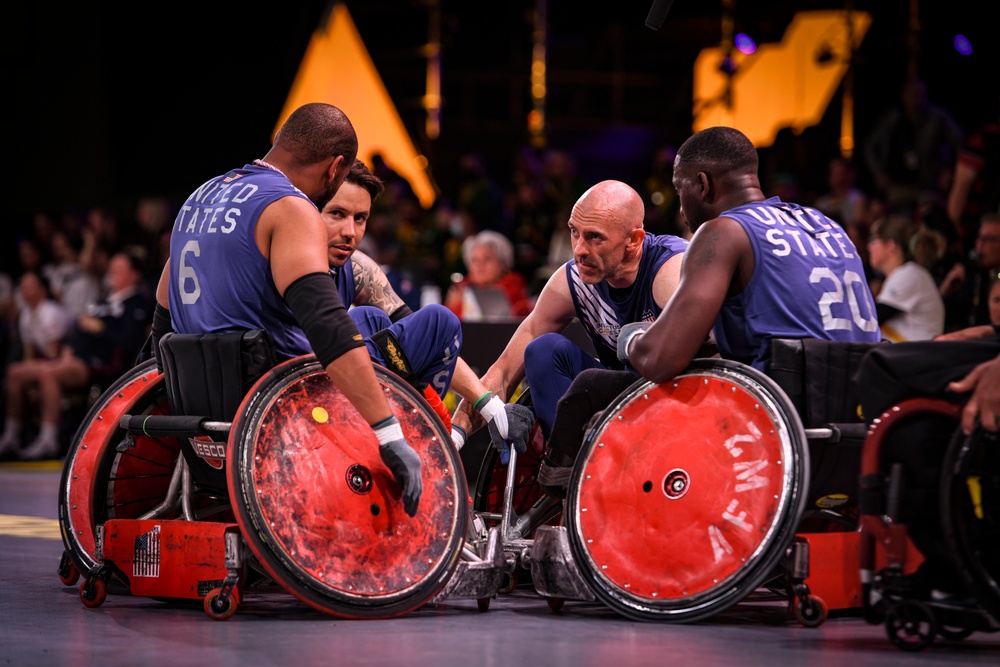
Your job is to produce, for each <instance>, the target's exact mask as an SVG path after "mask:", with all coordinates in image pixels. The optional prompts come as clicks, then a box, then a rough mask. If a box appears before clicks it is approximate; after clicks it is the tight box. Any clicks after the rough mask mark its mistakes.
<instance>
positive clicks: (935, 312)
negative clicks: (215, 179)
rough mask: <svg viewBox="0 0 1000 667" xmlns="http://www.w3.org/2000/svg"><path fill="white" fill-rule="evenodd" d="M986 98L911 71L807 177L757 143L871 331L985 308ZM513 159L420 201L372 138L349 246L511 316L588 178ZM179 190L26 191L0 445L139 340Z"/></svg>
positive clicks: (990, 290) (129, 357) (995, 211)
mask: <svg viewBox="0 0 1000 667" xmlns="http://www.w3.org/2000/svg"><path fill="white" fill-rule="evenodd" d="M991 103H992V104H993V105H995V107H996V109H995V111H996V114H995V117H994V120H992V121H990V122H988V123H986V124H984V125H983V126H982V127H975V128H962V127H960V125H959V124H958V123H957V122H956V121H955V120H954V119H953V117H952V115H951V114H950V113H949V112H948V110H947V108H946V107H944V106H941V105H938V104H935V103H934V102H932V100H931V97H930V96H929V94H928V91H927V89H926V87H925V85H924V83H923V82H922V81H921V80H919V79H911V80H909V81H907V82H906V84H905V85H904V86H903V89H902V90H901V91H900V96H899V101H898V104H896V105H894V106H893V107H892V108H890V109H886V110H885V113H884V115H883V116H882V117H881V119H880V121H879V122H878V123H877V124H876V125H875V126H874V127H873V129H872V131H871V133H870V135H869V136H867V137H863V138H861V139H862V140H861V141H859V143H858V150H857V151H856V152H855V154H854V156H853V157H845V156H842V155H837V156H836V157H834V158H833V159H831V160H829V162H828V163H827V164H826V165H825V167H826V182H825V188H823V189H822V190H821V191H819V192H808V191H804V190H803V189H802V188H800V186H799V184H800V179H799V178H798V175H797V174H795V173H793V172H790V171H787V170H784V169H773V170H771V171H770V172H768V170H767V169H768V167H767V165H768V161H767V160H762V174H761V175H762V182H763V183H764V187H765V194H766V195H767V196H769V197H770V196H780V197H781V198H782V199H785V200H788V201H794V202H797V203H801V204H807V205H812V206H814V207H816V208H818V209H820V210H822V211H823V212H824V213H825V214H827V215H828V216H830V217H831V218H833V219H835V220H837V221H838V222H839V223H840V224H841V225H842V226H843V227H844V229H845V230H846V231H847V233H848V234H849V235H850V236H851V238H852V239H853V240H854V243H855V245H856V247H857V249H858V252H859V253H860V254H861V255H862V257H863V259H864V260H865V265H866V269H867V270H866V275H865V276H864V277H863V278H862V279H864V280H867V281H868V282H869V284H870V285H871V287H872V290H873V293H874V294H875V295H876V300H877V301H878V303H879V316H880V322H881V324H882V327H883V329H882V330H883V337H884V338H887V339H889V340H896V341H902V340H919V339H928V338H933V337H934V336H937V335H940V334H941V333H943V332H947V331H954V330H957V329H960V328H965V327H968V326H972V325H985V324H994V325H1000V100H996V99H994V100H992V101H991ZM651 155H652V159H651V160H650V163H649V164H648V167H647V169H646V173H645V176H644V177H642V178H641V179H639V180H638V182H634V183H630V185H632V186H633V187H634V188H635V189H636V190H637V191H638V192H639V193H640V194H642V195H643V197H644V199H645V202H646V220H645V226H646V230H647V231H648V232H650V233H655V234H675V235H678V236H687V235H688V231H687V229H686V227H685V225H684V224H683V219H682V215H681V213H680V211H679V206H678V202H677V197H676V193H675V191H674V189H673V186H672V183H671V177H672V168H673V159H674V155H675V149H674V147H673V146H671V145H669V144H664V145H660V146H655V147H652V150H651ZM250 157H253V156H248V161H249V158H250ZM513 165H514V166H513V169H512V172H511V173H510V174H506V175H504V176H500V175H498V174H496V173H494V172H493V171H492V170H491V167H490V164H489V163H488V161H487V159H486V158H485V156H484V155H483V154H482V153H480V152H478V151H475V150H469V151H468V152H467V153H465V154H464V155H462V156H461V157H460V159H459V160H458V161H457V164H456V165H455V169H456V170H457V178H456V180H455V183H456V186H455V187H454V188H452V189H451V191H450V192H447V193H442V194H441V195H440V196H439V197H438V199H437V200H436V201H435V202H434V204H433V205H432V206H431V207H430V208H429V209H425V208H424V207H422V206H421V204H420V202H419V200H418V199H417V197H416V195H415V194H414V191H413V189H412V187H411V186H410V184H409V183H408V182H407V181H406V180H405V179H404V178H402V177H401V176H400V175H399V174H398V173H397V172H396V171H394V170H393V168H392V165H391V164H389V163H388V162H387V161H386V160H385V159H384V158H383V156H381V155H374V156H373V157H372V160H371V164H370V165H369V166H370V167H371V168H372V170H373V171H374V172H375V173H376V174H378V175H379V176H380V177H381V178H382V179H383V181H384V182H385V186H386V189H385V194H384V195H383V196H381V197H380V198H379V199H378V200H377V201H376V203H375V205H374V208H373V210H372V214H371V217H370V218H369V220H368V229H367V234H366V236H365V238H364V241H363V242H362V245H361V247H360V248H359V250H361V251H363V252H365V253H366V254H368V255H369V256H371V257H372V258H373V259H375V260H376V261H377V262H379V263H380V264H381V265H382V266H383V267H384V268H385V270H386V273H387V275H388V276H389V279H390V281H391V283H392V284H393V287H394V289H395V290H396V291H397V293H398V294H399V295H400V296H401V297H402V298H403V299H404V301H406V302H407V304H408V305H410V307H411V308H414V309H416V308H419V307H420V306H421V305H424V304H426V303H428V302H440V303H444V304H445V305H446V306H447V307H448V308H450V309H452V310H453V311H454V312H455V313H456V314H458V315H459V316H460V317H461V318H462V319H464V320H489V319H511V318H513V319H517V318H523V317H525V316H526V315H527V314H528V313H530V312H531V309H532V306H533V303H534V300H535V298H536V297H537V295H538V292H539V290H540V289H541V286H542V285H544V283H545V281H546V280H547V279H548V277H549V276H550V275H551V274H552V272H553V271H555V270H557V269H558V268H559V267H560V266H562V264H563V263H565V262H566V261H567V260H569V259H571V258H572V256H573V248H572V243H571V240H570V238H569V234H568V229H567V227H566V222H567V220H568V218H569V213H570V210H571V208H572V206H573V204H574V203H575V202H576V200H577V199H578V198H579V197H580V195H582V194H583V192H584V191H585V190H586V189H587V188H588V187H590V186H591V185H593V184H594V181H593V178H592V177H590V176H589V175H588V174H585V173H582V172H581V169H580V163H579V159H578V157H577V155H576V154H574V152H573V150H572V149H571V148H563V147H558V148H557V147H549V148H545V149H534V148H529V147H524V148H521V149H520V150H519V151H518V153H517V155H516V158H515V159H514V160H513ZM194 177H195V178H197V176H194ZM176 206H177V202H175V201H172V200H171V199H170V198H168V197H163V196H153V195H150V196H146V197H142V198H140V199H139V200H138V202H137V203H136V205H135V206H134V208H132V209H131V210H124V211H123V210H115V209H114V208H113V207H109V206H105V205H100V206H93V207H92V208H90V209H89V210H86V211H85V212H83V213H78V212H76V211H47V210H44V209H39V210H38V211H37V212H36V213H35V215H34V218H33V220H32V221H31V225H30V227H27V228H24V229H21V230H19V231H18V233H17V235H16V236H15V238H14V242H15V243H16V262H15V264H16V265H14V266H5V267H4V268H3V271H0V314H2V318H0V351H2V354H3V368H2V370H3V392H2V397H3V398H2V400H3V412H4V415H5V419H4V430H3V434H2V436H0V458H16V457H19V458H23V459H36V458H52V457H55V456H58V455H60V454H61V453H62V452H64V451H65V449H66V447H67V446H68V444H69V438H70V437H71V436H72V432H73V430H75V427H76V420H79V419H80V418H81V417H82V412H81V410H85V408H86V406H87V405H88V404H89V403H92V401H93V398H94V396H95V395H99V393H100V392H101V391H103V390H104V389H106V388H107V386H108V385H109V384H110V383H112V382H113V381H114V380H115V379H116V378H117V377H118V376H119V375H120V374H121V373H122V372H123V371H124V370H125V369H126V368H128V367H130V366H131V365H133V364H134V363H135V362H136V360H137V359H138V358H140V356H141V353H142V349H143V346H144V345H145V344H146V341H147V338H148V333H149V324H150V321H151V313H152V304H153V286H155V284H156V280H157V279H158V277H159V274H160V270H161V269H162V267H163V263H164V262H165V261H166V257H167V252H168V248H169V238H170V230H171V227H172V224H173V220H174V216H175V214H176V212H177V211H176Z"/></svg>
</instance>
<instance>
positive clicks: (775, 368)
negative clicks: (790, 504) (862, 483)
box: [766, 338, 883, 509]
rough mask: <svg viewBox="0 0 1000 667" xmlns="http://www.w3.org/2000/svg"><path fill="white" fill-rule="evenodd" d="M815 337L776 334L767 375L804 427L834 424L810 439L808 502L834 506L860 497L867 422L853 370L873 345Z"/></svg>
mask: <svg viewBox="0 0 1000 667" xmlns="http://www.w3.org/2000/svg"><path fill="white" fill-rule="evenodd" d="M882 344H883V343H845V342H834V341H827V340H819V339H815V338H774V339H772V340H771V356H770V357H769V359H768V368H767V371H766V372H767V375H768V377H770V378H771V379H772V380H774V381H775V382H776V383H777V384H778V386H780V387H781V388H782V389H783V390H784V392H785V394H787V395H788V397H789V399H791V401H792V403H793V404H794V405H795V409H796V411H797V412H798V413H799V417H801V418H802V425H803V426H804V427H805V428H816V429H819V428H825V427H830V426H832V427H836V428H835V429H834V433H836V434H837V435H836V436H831V437H830V438H829V439H825V438H823V439H821V438H816V439H813V438H811V439H810V440H809V463H810V471H809V502H810V504H811V505H813V506H814V507H818V508H822V509H832V508H837V507H843V506H848V507H850V506H852V505H854V504H856V503H857V500H858V495H859V494H858V479H859V476H860V474H861V450H862V447H863V445H864V438H865V435H864V434H865V428H864V422H863V420H862V419H861V417H860V415H859V414H858V388H857V386H856V385H855V383H854V372H855V370H857V368H858V366H859V365H860V363H861V358H862V357H863V356H864V355H865V354H866V353H867V352H868V351H869V350H870V349H871V348H872V347H874V346H875V345H882Z"/></svg>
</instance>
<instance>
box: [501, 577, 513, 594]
mask: <svg viewBox="0 0 1000 667" xmlns="http://www.w3.org/2000/svg"><path fill="white" fill-rule="evenodd" d="M516 589H517V572H511V573H510V574H504V575H503V581H502V582H501V583H500V590H499V592H500V593H504V594H509V593H513V592H514V591H515V590H516Z"/></svg>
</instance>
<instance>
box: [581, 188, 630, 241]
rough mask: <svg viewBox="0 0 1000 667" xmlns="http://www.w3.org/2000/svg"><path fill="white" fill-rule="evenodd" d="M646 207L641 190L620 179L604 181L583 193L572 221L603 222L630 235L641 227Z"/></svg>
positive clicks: (612, 228)
mask: <svg viewBox="0 0 1000 667" xmlns="http://www.w3.org/2000/svg"><path fill="white" fill-rule="evenodd" d="M645 215H646V210H645V208H644V206H643V204H642V197H641V196H639V193H638V192H636V191H635V190H633V189H632V188H631V187H629V186H628V185H627V184H625V183H622V182H621V181H601V182H600V183H598V184H597V185H594V186H593V187H591V188H590V189H589V190H587V191H586V192H584V193H583V195H581V196H580V198H579V199H578V200H577V202H576V204H575V205H574V206H573V211H572V213H571V214H570V220H571V221H577V222H578V223H587V224H600V225H602V226H605V227H606V229H607V230H608V231H609V232H611V231H617V232H620V233H622V234H630V233H631V232H632V231H634V230H636V229H642V221H643V219H644V218H645Z"/></svg>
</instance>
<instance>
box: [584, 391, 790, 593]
mask: <svg viewBox="0 0 1000 667" xmlns="http://www.w3.org/2000/svg"><path fill="white" fill-rule="evenodd" d="M651 406H653V408H654V409H651ZM779 430H780V429H776V427H775V424H774V422H773V420H772V416H771V415H770V414H769V411H768V410H767V409H765V407H764V406H762V405H761V404H760V402H759V400H758V399H757V398H755V397H754V396H753V395H751V394H750V393H748V392H747V391H746V389H744V388H743V387H741V386H737V385H736V384H734V383H733V382H731V381H729V380H727V379H725V378H716V377H703V376H688V377H681V378H679V379H677V380H676V381H674V382H670V383H665V384H663V385H651V386H650V388H649V389H648V390H647V391H645V392H643V393H640V394H639V395H637V396H636V397H635V398H633V399H632V400H631V401H630V402H629V403H627V404H626V405H625V406H624V407H623V409H622V410H621V411H620V412H619V413H618V414H617V415H616V416H615V418H614V419H613V420H611V421H610V422H608V423H607V425H606V426H604V427H603V429H602V431H601V432H598V433H596V434H595V436H594V438H593V439H592V442H593V443H594V445H593V448H592V449H591V451H590V456H589V458H588V459H587V461H586V463H585V466H586V468H585V473H586V474H585V475H584V477H583V479H582V480H581V484H580V490H579V493H578V497H577V500H578V502H577V505H576V507H575V511H576V515H577V516H578V517H579V520H578V521H579V538H580V544H582V545H585V546H584V549H585V550H586V552H587V556H588V558H589V559H590V561H591V563H590V565H591V567H592V568H593V570H594V572H595V573H597V574H598V576H601V577H604V578H606V580H607V581H608V582H609V583H610V584H611V585H612V586H614V587H617V588H618V589H620V590H622V591H627V593H628V594H629V595H632V596H636V597H638V598H644V599H648V600H650V601H665V600H669V599H674V598H687V597H691V596H697V595H699V594H702V593H705V592H707V591H710V590H712V589H715V588H719V587H722V586H725V585H726V583H727V580H729V579H730V578H731V577H732V576H733V575H734V574H735V573H737V572H738V571H739V570H740V569H741V568H742V567H743V566H744V564H745V563H747V562H748V561H750V560H751V559H753V558H754V556H755V554H756V553H757V552H758V551H759V550H760V549H761V547H762V545H763V544H764V542H765V540H766V539H767V537H768V535H769V534H770V532H771V531H772V530H774V521H775V516H776V514H777V512H778V509H779V503H780V500H781V499H782V497H783V495H784V494H785V493H786V490H785V485H786V482H785V477H786V476H785V474H784V472H785V471H784V468H785V466H786V465H787V463H788V462H787V461H786V460H785V458H786V457H787V456H788V454H787V452H788V451H789V450H788V448H787V443H784V442H783V441H782V437H781V435H780V433H779V432H778V431H779ZM578 463H579V462H578Z"/></svg>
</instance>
